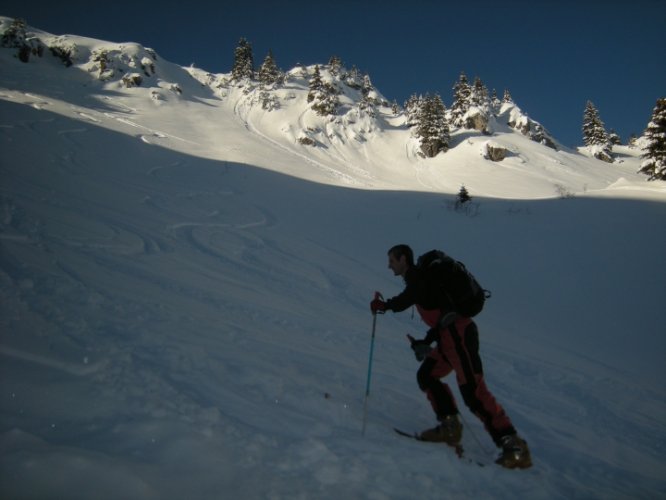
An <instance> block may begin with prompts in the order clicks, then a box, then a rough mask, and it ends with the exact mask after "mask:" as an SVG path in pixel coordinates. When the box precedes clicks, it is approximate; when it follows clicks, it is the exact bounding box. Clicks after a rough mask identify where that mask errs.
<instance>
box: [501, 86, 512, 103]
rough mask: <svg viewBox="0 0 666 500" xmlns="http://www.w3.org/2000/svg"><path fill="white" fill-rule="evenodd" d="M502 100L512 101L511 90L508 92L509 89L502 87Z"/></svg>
mask: <svg viewBox="0 0 666 500" xmlns="http://www.w3.org/2000/svg"><path fill="white" fill-rule="evenodd" d="M502 102H513V97H511V92H509V89H504V97H502Z"/></svg>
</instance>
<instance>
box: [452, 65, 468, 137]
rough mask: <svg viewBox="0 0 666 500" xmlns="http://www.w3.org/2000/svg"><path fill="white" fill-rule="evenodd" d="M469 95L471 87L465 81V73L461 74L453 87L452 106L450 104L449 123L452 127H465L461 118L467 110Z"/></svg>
mask: <svg viewBox="0 0 666 500" xmlns="http://www.w3.org/2000/svg"><path fill="white" fill-rule="evenodd" d="M471 95H472V87H471V86H470V84H469V82H468V81H467V76H466V75H465V73H464V72H461V73H460V77H459V79H458V82H456V84H455V85H454V86H453V104H451V123H452V124H453V126H455V127H463V126H464V125H465V123H464V120H463V116H465V113H467V110H468V109H469V106H470V98H471Z"/></svg>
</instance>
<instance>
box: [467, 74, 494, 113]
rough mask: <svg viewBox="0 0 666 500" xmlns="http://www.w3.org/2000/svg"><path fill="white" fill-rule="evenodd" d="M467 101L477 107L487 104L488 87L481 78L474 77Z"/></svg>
mask: <svg viewBox="0 0 666 500" xmlns="http://www.w3.org/2000/svg"><path fill="white" fill-rule="evenodd" d="M469 101H470V104H471V105H472V106H479V107H487V106H488V103H489V100H488V88H487V87H486V86H485V84H484V83H483V82H482V81H481V78H479V77H478V76H477V77H476V78H474V85H473V87H472V88H471V93H470V98H469Z"/></svg>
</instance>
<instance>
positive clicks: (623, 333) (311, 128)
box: [0, 34, 666, 499]
mask: <svg viewBox="0 0 666 500" xmlns="http://www.w3.org/2000/svg"><path fill="white" fill-rule="evenodd" d="M41 36H43V37H45V38H46V37H48V36H50V35H47V34H42V35H41ZM67 40H69V41H74V42H76V45H77V47H78V50H79V52H78V53H79V59H78V63H77V64H75V65H74V66H73V67H70V68H64V67H62V65H61V64H60V62H59V61H58V60H56V59H55V58H51V57H49V56H44V57H43V58H41V59H36V60H32V61H31V62H30V63H28V64H23V63H21V62H19V61H18V60H17V59H16V58H14V57H13V55H12V54H13V53H12V51H11V50H9V49H1V50H0V59H1V60H0V140H1V141H2V142H1V143H2V147H1V149H0V151H1V153H0V168H1V174H0V179H2V181H1V183H0V196H1V198H0V201H1V204H0V207H1V209H0V252H1V253H0V294H1V300H0V371H1V373H0V450H1V453H0V493H2V495H1V496H2V497H3V498H72V499H76V498H81V499H84V498H85V499H89V498H114V499H115V498H127V499H131V498H141V499H145V498H160V499H163V498H173V499H182V498H340V497H343V496H344V497H348V498H373V499H374V498H376V499H383V498H387V499H388V498H391V499H392V498H415V497H418V498H442V497H446V498H471V497H483V498H500V499H503V498H516V497H519V498H660V497H663V496H664V495H665V494H666V479H665V478H666V459H665V456H664V449H665V446H666V425H665V422H666V393H665V391H664V387H663V384H662V383H661V380H662V379H663V375H664V368H663V364H662V363H663V359H664V354H666V353H665V351H666V349H665V340H664V336H663V328H664V327H663V325H664V324H665V323H666V315H665V313H664V309H663V297H664V291H665V290H664V283H665V282H666V269H665V268H664V266H663V265H662V264H661V262H662V261H663V252H664V249H665V248H666V234H665V233H664V232H663V231H662V230H661V229H660V228H662V227H663V220H664V216H665V215H666V188H665V184H664V183H662V182H652V183H646V182H645V177H643V176H637V175H636V174H635V171H636V170H637V165H638V160H637V159H636V156H637V154H638V152H636V151H635V150H631V149H628V148H623V149H622V151H618V154H620V155H622V156H621V159H622V160H623V161H622V163H616V164H613V165H608V164H605V163H603V162H600V161H598V160H594V159H590V158H587V157H585V156H584V155H581V154H579V153H577V152H575V151H566V150H565V151H555V150H553V149H550V148H546V147H544V146H541V145H539V144H536V143H534V142H532V141H529V140H528V139H527V138H525V137H524V136H522V135H521V134H519V133H517V132H516V131H514V130H512V129H509V128H507V127H504V126H503V125H501V124H500V125H498V128H497V131H496V135H494V136H493V137H492V138H489V137H486V136H482V135H479V134H477V133H471V132H456V133H454V140H455V142H456V145H455V147H453V148H452V149H451V150H450V151H449V152H447V153H446V154H445V155H440V157H437V158H435V159H432V160H425V159H422V158H420V157H418V156H417V155H415V154H414V151H415V147H414V142H413V140H412V139H410V137H409V131H408V130H407V129H406V128H405V127H404V125H403V124H401V123H400V117H395V116H393V115H390V114H389V112H388V110H383V109H382V108H378V118H377V119H376V120H369V119H368V118H367V117H364V116H361V115H358V118H357V119H356V120H355V121H354V120H352V121H350V118H351V115H349V116H347V115H348V113H352V114H353V113H354V107H353V105H352V104H350V105H349V109H348V110H347V111H346V112H345V115H344V116H343V117H342V118H340V120H341V121H340V123H334V122H329V121H322V120H320V117H316V116H314V115H312V114H311V113H310V112H309V111H308V109H307V105H306V101H305V93H306V92H307V84H306V82H305V80H302V79H301V80H299V79H297V78H294V79H293V80H292V81H291V84H290V85H291V86H292V88H291V89H289V90H288V91H285V92H291V94H288V95H287V96H286V99H284V100H282V99H281V100H280V108H279V109H277V110H274V111H271V112H268V111H265V110H262V109H261V106H256V105H251V104H250V103H251V101H252V99H253V98H254V97H256V96H254V97H253V94H252V93H249V94H246V93H244V92H243V88H242V87H234V86H227V87H221V88H220V87H217V85H218V84H219V82H220V80H221V79H223V76H220V75H217V76H216V75H211V82H212V83H211V85H202V84H201V83H200V81H201V80H203V79H204V77H205V74H204V73H203V72H200V71H199V70H195V69H192V68H188V69H187V70H186V69H183V68H179V67H177V66H175V65H171V64H170V63H168V62H166V61H162V60H160V59H159V58H158V60H157V62H156V66H157V68H156V73H155V76H153V77H147V80H146V82H145V84H144V85H143V86H141V87H137V88H131V89H126V88H123V87H122V86H121V85H120V83H119V82H118V80H117V79H113V78H112V79H110V80H106V81H100V80H98V79H96V78H95V74H96V71H97V70H93V71H92V72H91V71H90V70H91V68H90V67H89V66H87V65H88V64H89V62H88V61H89V58H88V55H89V54H90V53H92V51H93V50H94V49H95V48H97V47H100V46H104V47H111V46H114V47H115V46H116V45H118V44H111V43H108V42H102V41H97V40H90V39H84V38H79V37H69V38H67V39H66V40H65V41H67ZM61 41H62V39H61ZM144 50H145V49H143V48H142V47H140V46H136V45H135V44H123V49H122V50H120V49H119V51H120V52H119V53H120V54H121V55H123V54H124V55H123V57H126V55H127V54H128V53H138V54H143V51H144ZM133 51H134V52H133ZM143 57H144V56H143V55H141V58H143ZM141 58H140V59H141ZM140 59H139V60H140ZM130 62H131V59H130ZM195 73H198V74H196V75H195V76H197V79H194V78H192V77H191V76H190V75H191V74H195ZM174 84H175V85H177V86H178V88H180V89H181V92H180V93H179V92H176V91H174V90H173V88H174V87H173V85H174ZM280 92H282V90H281V91H280ZM292 95H293V97H292ZM350 95H351V96H352V97H353V95H352V94H350ZM350 99H351V97H350ZM350 102H351V101H350ZM345 120H346V121H345ZM304 131H305V133H310V134H313V136H314V137H315V138H316V139H317V140H319V141H320V145H319V146H317V147H307V146H303V145H301V144H300V143H298V141H297V139H298V137H299V136H300V134H302V133H304ZM490 139H492V140H493V141H494V142H500V143H503V144H506V145H507V146H508V147H509V148H510V149H511V150H512V151H513V154H511V155H510V156H509V157H508V158H507V159H506V160H504V161H503V162H500V163H493V162H490V161H488V160H486V159H484V158H483V155H482V150H483V144H484V143H485V142H486V141H488V140H490ZM463 183H464V184H465V185H466V186H467V188H468V189H469V190H470V193H471V194H472V196H473V197H474V203H475V205H474V206H473V207H472V208H471V210H469V211H468V212H467V213H460V212H456V211H454V210H452V209H451V202H452V199H453V195H452V194H453V193H455V192H457V190H458V189H459V187H460V185H461V184H463ZM398 242H406V243H409V244H411V245H412V246H413V248H414V249H415V251H417V252H423V251H426V250H428V249H430V248H434V247H438V248H442V249H444V250H446V251H447V252H448V253H450V254H452V255H454V256H456V257H458V258H460V259H462V260H463V261H465V263H466V264H467V265H468V266H469V267H470V268H471V269H472V270H473V272H474V273H475V275H477V277H478V278H479V280H480V281H481V283H482V284H483V285H484V286H485V287H487V288H489V289H491V290H492V291H493V298H492V299H491V300H490V301H489V303H488V306H487V309H486V310H485V311H484V312H483V313H482V314H481V315H480V316H479V317H478V324H479V327H480V330H481V349H482V357H483V359H484V363H485V370H486V374H487V379H488V383H489V386H490V387H491V390H493V392H494V393H495V395H496V396H497V397H498V399H499V400H500V401H501V402H502V404H503V405H504V406H505V407H506V409H507V411H508V413H509V414H510V416H511V417H512V419H513V421H514V423H515V425H516V427H517V428H518V429H519V431H520V433H521V434H522V435H523V436H524V437H525V438H526V439H527V440H528V442H529V443H530V446H531V448H532V453H533V457H534V462H535V465H534V467H533V468H532V469H529V470H527V471H520V472H516V471H506V470H502V469H500V468H498V467H496V466H488V467H485V468H479V467H476V466H473V465H468V464H465V463H462V462H460V461H459V460H458V459H457V458H456V457H455V456H453V454H452V453H451V452H450V451H449V450H448V449H445V448H442V447H440V446H436V445H427V444H424V443H418V442H414V441H410V440H406V439H403V438H400V437H399V436H396V435H394V433H393V432H392V431H391V427H393V426H398V427H401V428H405V429H409V430H411V429H414V430H420V429H422V428H425V427H428V426H431V425H433V423H434V421H433V416H432V413H431V410H430V409H429V405H428V404H427V402H426V400H425V398H424V397H423V395H422V394H421V393H420V392H419V390H418V387H417V385H416V381H415V372H416V369H417V367H418V364H417V363H416V361H414V359H413V356H412V353H411V351H410V350H409V348H408V346H407V343H406V341H405V338H404V335H405V334H406V333H408V332H409V333H412V334H414V335H417V336H418V335H420V334H422V333H423V332H424V329H423V325H421V324H420V322H419V321H418V320H417V319H416V318H412V315H411V314H410V313H408V312H405V313H402V314H397V315H393V314H388V315H385V316H380V317H379V318H378V320H377V336H376V341H375V351H374V363H373V367H372V384H371V397H370V400H369V405H368V420H367V422H368V425H367V431H366V434H365V436H364V437H362V436H361V424H362V408H363V397H364V391H365V383H366V375H367V368H368V365H367V362H368V351H369V349H368V348H369V342H370V329H371V324H372V318H371V316H370V314H369V310H368V303H369V301H370V299H371V298H372V294H373V292H374V291H375V290H381V291H382V292H383V293H384V294H385V295H386V296H391V295H393V294H396V293H398V292H399V291H400V290H401V283H400V282H399V280H398V279H397V278H394V277H393V276H392V273H390V271H389V270H388V269H386V255H385V253H386V250H387V249H388V248H389V247H390V246H391V245H393V244H395V243H398ZM451 382H452V381H451ZM454 393H456V394H457V390H456V389H454ZM459 399H460V402H461V404H462V400H461V398H459ZM462 411H463V417H464V419H465V426H466V432H465V437H464V444H465V447H466V448H467V449H468V450H469V452H470V454H472V455H473V456H475V457H477V458H480V459H483V460H485V461H488V462H489V461H492V458H493V457H494V455H495V450H494V448H493V445H492V443H491V441H490V439H489V437H488V436H487V435H486V434H485V432H484V431H483V429H482V428H481V426H480V424H479V422H478V421H477V420H476V419H475V418H474V417H473V416H472V415H470V414H469V412H467V410H466V409H463V410H462Z"/></svg>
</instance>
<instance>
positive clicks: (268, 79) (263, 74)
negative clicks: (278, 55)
mask: <svg viewBox="0 0 666 500" xmlns="http://www.w3.org/2000/svg"><path fill="white" fill-rule="evenodd" d="M258 78H259V81H260V82H261V83H263V84H264V85H270V84H272V83H277V82H279V81H280V79H281V78H282V72H281V71H280V68H278V66H277V64H276V63H275V59H274V58H273V51H272V50H269V51H268V54H266V58H265V59H264V62H263V63H261V66H260V67H259V75H258Z"/></svg>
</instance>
